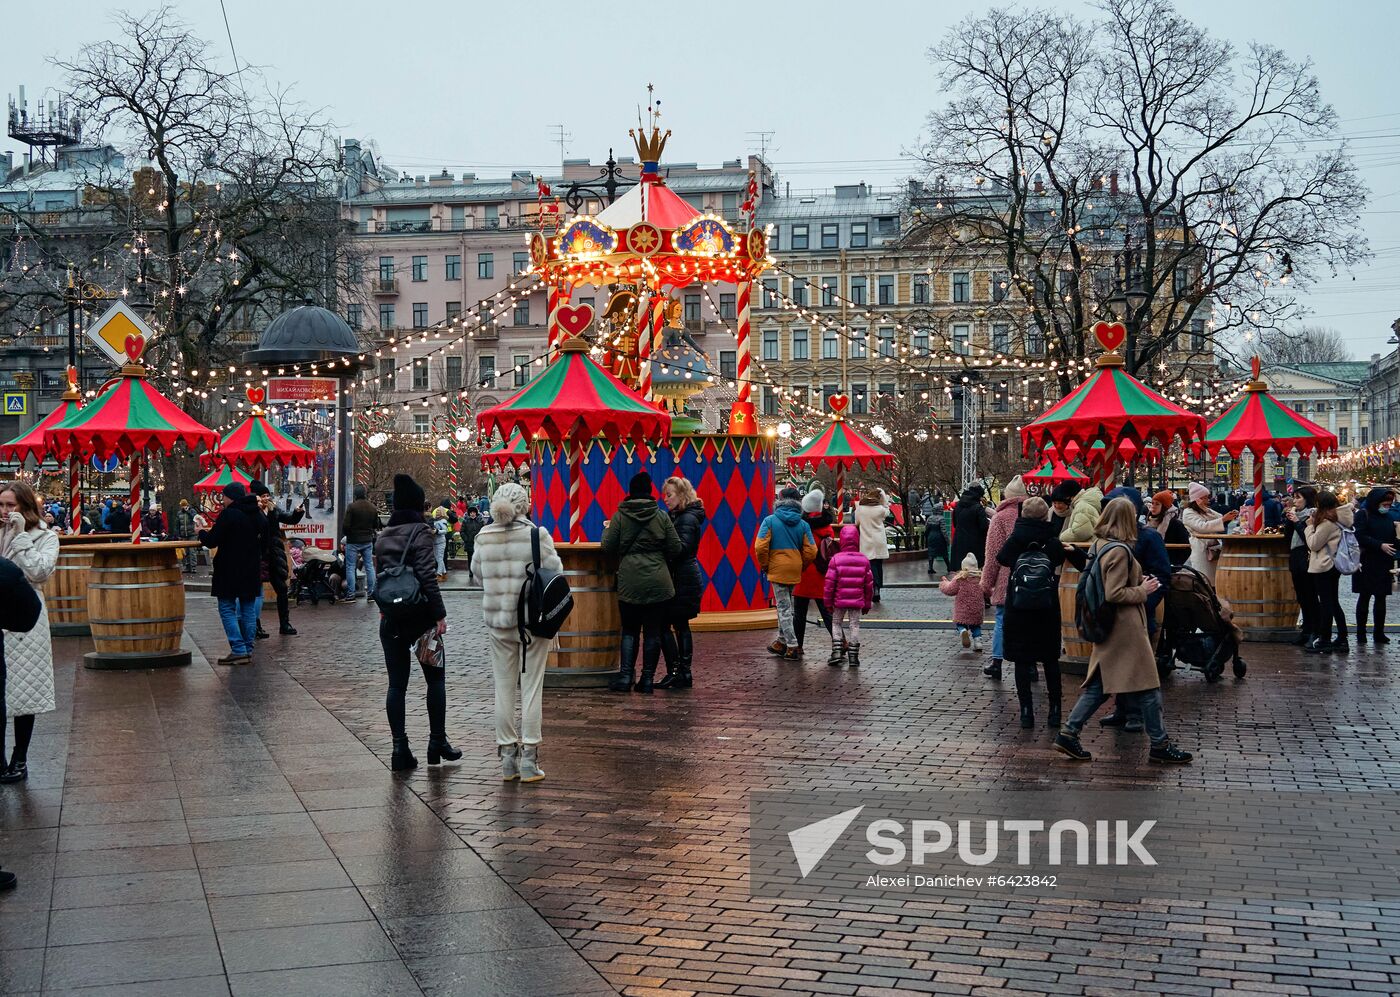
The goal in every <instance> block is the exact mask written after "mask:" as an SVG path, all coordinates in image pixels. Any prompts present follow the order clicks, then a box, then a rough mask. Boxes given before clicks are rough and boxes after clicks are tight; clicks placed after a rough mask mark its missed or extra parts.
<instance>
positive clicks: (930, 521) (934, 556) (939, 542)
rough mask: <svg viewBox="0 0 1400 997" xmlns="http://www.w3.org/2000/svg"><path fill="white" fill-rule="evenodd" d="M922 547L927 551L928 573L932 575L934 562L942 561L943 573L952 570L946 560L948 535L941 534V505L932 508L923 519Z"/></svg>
mask: <svg viewBox="0 0 1400 997" xmlns="http://www.w3.org/2000/svg"><path fill="white" fill-rule="evenodd" d="M924 547H925V548H926V549H927V550H928V573H929V574H930V575H931V574H934V567H933V566H934V562H935V561H942V562H943V570H944V573H945V574H946V573H950V572H952V570H953V565H952V562H950V561H949V560H948V556H949V555H948V534H947V533H945V532H943V503H941V502H939V503H937V504H935V505H934V506H933V511H932V512H930V513H929V514H928V516H927V517H925V519H924Z"/></svg>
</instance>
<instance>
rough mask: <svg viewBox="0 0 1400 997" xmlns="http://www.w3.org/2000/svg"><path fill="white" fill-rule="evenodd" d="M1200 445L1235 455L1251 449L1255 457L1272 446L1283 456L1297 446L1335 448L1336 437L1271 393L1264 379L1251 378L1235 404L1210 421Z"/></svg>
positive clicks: (1301, 448) (1302, 451) (1302, 450)
mask: <svg viewBox="0 0 1400 997" xmlns="http://www.w3.org/2000/svg"><path fill="white" fill-rule="evenodd" d="M1200 448H1201V449H1202V450H1204V451H1206V453H1208V454H1210V455H1211V456H1212V457H1214V456H1216V455H1217V454H1219V453H1220V451H1222V450H1224V451H1225V452H1226V453H1228V454H1229V455H1230V456H1231V457H1234V458H1236V459H1238V458H1239V456H1240V455H1241V454H1242V453H1244V452H1245V451H1246V450H1248V451H1249V452H1250V453H1252V454H1253V455H1254V456H1255V457H1256V458H1257V457H1263V456H1264V454H1265V453H1266V452H1267V451H1269V450H1272V451H1273V452H1274V453H1276V454H1278V455H1280V456H1282V455H1284V454H1286V453H1289V452H1290V451H1293V450H1297V451H1298V452H1299V453H1300V454H1302V455H1303V456H1304V457H1306V456H1308V454H1310V453H1312V452H1313V451H1314V450H1318V451H1321V452H1324V453H1326V452H1334V451H1336V449H1337V437H1336V436H1335V435H1334V434H1333V433H1330V432H1328V431H1327V430H1326V429H1323V428H1322V427H1321V426H1319V425H1318V424H1317V423H1315V422H1313V421H1312V420H1310V419H1305V418H1303V417H1302V416H1301V415H1299V414H1298V413H1297V412H1294V411H1293V410H1292V409H1291V408H1289V407H1288V406H1287V405H1285V404H1283V403H1282V402H1280V401H1279V400H1278V399H1276V398H1274V397H1273V395H1271V394H1269V388H1268V386H1267V385H1266V384H1264V382H1263V381H1258V380H1256V381H1251V382H1249V384H1248V385H1247V386H1246V387H1245V389H1244V394H1242V395H1241V396H1240V398H1239V400H1238V401H1236V402H1235V404H1233V405H1231V406H1230V407H1229V408H1228V409H1227V410H1226V411H1225V414H1224V415H1222V416H1221V417H1220V418H1219V419H1216V420H1215V421H1214V422H1213V423H1211V424H1210V427H1209V428H1208V429H1207V430H1206V434H1205V439H1204V440H1203V441H1202V442H1201V444H1200Z"/></svg>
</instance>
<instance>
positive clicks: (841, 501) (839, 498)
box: [836, 464, 846, 523]
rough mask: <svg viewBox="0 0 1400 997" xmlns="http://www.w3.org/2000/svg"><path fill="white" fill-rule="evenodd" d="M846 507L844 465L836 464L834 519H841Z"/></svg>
mask: <svg viewBox="0 0 1400 997" xmlns="http://www.w3.org/2000/svg"><path fill="white" fill-rule="evenodd" d="M845 509H846V465H845V464H837V465H836V521H837V522H838V523H839V522H841V519H842V513H843V512H844V511H845Z"/></svg>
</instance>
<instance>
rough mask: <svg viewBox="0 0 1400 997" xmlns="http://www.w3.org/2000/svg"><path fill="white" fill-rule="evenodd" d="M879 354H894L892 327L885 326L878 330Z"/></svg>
mask: <svg viewBox="0 0 1400 997" xmlns="http://www.w3.org/2000/svg"><path fill="white" fill-rule="evenodd" d="M879 335H880V356H882V357H892V356H894V329H893V328H891V327H889V326H886V327H885V328H883V329H881V330H880V333H879Z"/></svg>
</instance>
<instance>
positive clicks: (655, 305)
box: [637, 294, 666, 401]
mask: <svg viewBox="0 0 1400 997" xmlns="http://www.w3.org/2000/svg"><path fill="white" fill-rule="evenodd" d="M665 327H666V298H665V296H664V295H661V294H658V295H656V296H655V297H654V298H652V302H651V317H650V318H649V319H648V320H647V322H646V323H645V324H643V325H641V327H640V328H639V329H638V332H639V333H640V335H639V336H638V337H637V363H638V364H639V365H640V366H641V372H642V397H643V398H645V399H646V400H647V401H652V400H653V399H652V392H651V356H652V354H653V353H654V352H656V351H657V350H659V349H660V348H661V331H662V330H663V329H664V328H665Z"/></svg>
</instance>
